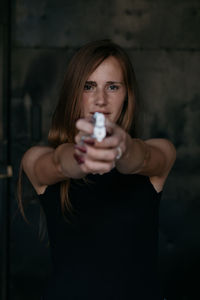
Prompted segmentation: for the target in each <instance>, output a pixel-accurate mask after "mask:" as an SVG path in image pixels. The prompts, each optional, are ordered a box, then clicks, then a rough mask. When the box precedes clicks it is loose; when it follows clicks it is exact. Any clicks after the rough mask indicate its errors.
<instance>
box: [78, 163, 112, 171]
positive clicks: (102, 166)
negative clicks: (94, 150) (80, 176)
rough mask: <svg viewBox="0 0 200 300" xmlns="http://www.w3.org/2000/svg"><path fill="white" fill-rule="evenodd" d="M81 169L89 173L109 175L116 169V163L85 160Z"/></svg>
mask: <svg viewBox="0 0 200 300" xmlns="http://www.w3.org/2000/svg"><path fill="white" fill-rule="evenodd" d="M81 167H82V168H84V170H85V171H86V172H89V173H108V172H110V170H112V169H113V168H114V167H115V163H114V162H98V161H92V160H85V162H84V164H83V165H82V166H81Z"/></svg>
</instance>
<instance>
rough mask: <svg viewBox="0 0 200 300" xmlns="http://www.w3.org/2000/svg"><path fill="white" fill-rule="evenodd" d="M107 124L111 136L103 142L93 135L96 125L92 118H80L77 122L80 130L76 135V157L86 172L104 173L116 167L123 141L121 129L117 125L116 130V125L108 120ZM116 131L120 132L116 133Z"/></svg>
mask: <svg viewBox="0 0 200 300" xmlns="http://www.w3.org/2000/svg"><path fill="white" fill-rule="evenodd" d="M106 125H107V126H106V129H107V132H109V133H110V136H109V137H106V138H104V140H103V141H102V142H98V141H97V140H96V139H94V138H92V137H91V136H92V134H93V129H94V125H93V124H92V123H91V122H90V120H88V119H79V120H78V121H77V123H76V127H77V129H78V130H79V132H78V134H77V135H76V137H75V141H76V145H75V150H74V158H75V159H76V161H77V163H78V164H79V166H80V168H81V170H82V171H83V172H84V173H85V174H88V173H92V174H104V173H107V172H109V171H111V170H112V169H113V168H114V167H115V162H116V157H117V156H118V154H119V153H118V150H117V148H119V146H120V143H121V142H122V141H121V140H122V134H121V131H120V130H121V129H120V128H119V126H117V130H115V127H116V125H114V124H112V123H111V122H108V120H106ZM112 126H113V128H112ZM115 131H117V133H118V134H115ZM119 132H120V134H121V135H120V134H119ZM121 148H122V147H121Z"/></svg>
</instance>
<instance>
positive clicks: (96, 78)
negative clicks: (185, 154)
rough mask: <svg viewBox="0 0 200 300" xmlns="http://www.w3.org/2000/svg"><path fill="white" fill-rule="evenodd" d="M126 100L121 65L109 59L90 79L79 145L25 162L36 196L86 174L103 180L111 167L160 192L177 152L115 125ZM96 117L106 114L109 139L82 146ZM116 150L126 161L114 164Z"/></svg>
mask: <svg viewBox="0 0 200 300" xmlns="http://www.w3.org/2000/svg"><path fill="white" fill-rule="evenodd" d="M125 97H126V87H125V85H124V78H123V73H122V70H121V67H120V64H119V62H118V61H117V60H116V58H114V57H109V58H107V59H106V60H104V61H103V62H102V63H101V64H100V65H99V66H98V68H97V69H96V70H95V71H94V72H93V73H92V74H90V76H89V78H88V79H87V82H86V83H85V87H84V91H83V95H82V107H81V114H82V118H81V119H79V120H78V121H77V122H76V127H77V129H78V134H77V135H76V137H75V141H76V145H74V144H69V143H65V144H62V145H60V146H58V147H57V148H56V149H53V148H50V147H40V146H36V147H32V148H30V149H29V150H28V151H27V152H26V153H25V155H24V157H23V158H22V167H23V169H24V171H25V173H26V175H27V176H28V178H29V180H30V181H31V183H32V185H33V187H34V188H35V190H36V192H37V193H38V194H42V193H44V191H45V189H46V187H47V186H48V185H51V184H54V183H56V182H59V181H63V180H65V179H66V178H82V177H84V176H85V175H86V174H88V173H93V174H96V173H97V174H103V173H107V172H109V171H110V170H111V169H112V168H113V167H116V168H117V169H118V171H119V172H121V173H123V174H134V173H137V174H142V175H146V176H149V178H150V181H151V183H152V185H153V186H154V188H155V190H156V191H157V192H160V191H161V190H162V188H163V185H164V183H165V180H166V178H167V176H168V174H169V172H170V169H171V168H172V166H173V163H174V161H175V158H176V151H175V148H174V146H173V144H172V143H171V142H170V141H168V140H166V139H149V140H146V141H142V140H140V139H132V138H131V137H130V135H129V134H128V133H126V132H125V131H124V130H123V129H122V128H120V127H119V126H118V125H116V121H117V119H118V117H119V115H120V113H121V110H122V107H123V103H124V99H125ZM96 111H98V112H102V113H105V117H106V129H107V131H108V132H109V133H110V136H108V137H106V138H104V139H103V141H102V142H100V143H99V142H97V141H96V140H95V141H94V140H91V138H88V140H89V142H90V143H88V141H85V142H84V143H82V142H81V137H82V136H83V135H91V134H92V133H93V124H92V123H91V116H92V113H94V112H96ZM91 142H92V144H91ZM118 147H120V148H121V151H122V156H121V158H120V159H119V160H116V156H117V154H118V151H117V148H118Z"/></svg>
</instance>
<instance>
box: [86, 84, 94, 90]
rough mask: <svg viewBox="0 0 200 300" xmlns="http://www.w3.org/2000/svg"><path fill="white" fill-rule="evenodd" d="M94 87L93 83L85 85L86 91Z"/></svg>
mask: <svg viewBox="0 0 200 300" xmlns="http://www.w3.org/2000/svg"><path fill="white" fill-rule="evenodd" d="M92 88H93V86H92V85H91V84H87V83H86V84H85V85H84V91H91V90H92Z"/></svg>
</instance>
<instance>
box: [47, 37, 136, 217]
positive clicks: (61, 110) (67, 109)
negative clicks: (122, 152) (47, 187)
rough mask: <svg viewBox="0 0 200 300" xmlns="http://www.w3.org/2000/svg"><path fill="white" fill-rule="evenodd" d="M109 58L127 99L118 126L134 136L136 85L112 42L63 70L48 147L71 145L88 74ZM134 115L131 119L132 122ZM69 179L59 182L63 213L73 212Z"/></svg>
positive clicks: (82, 53)
mask: <svg viewBox="0 0 200 300" xmlns="http://www.w3.org/2000/svg"><path fill="white" fill-rule="evenodd" d="M109 56H113V57H115V58H116V59H117V60H118V61H119V63H120V65H121V68H122V71H123V76H124V82H125V86H126V91H127V95H126V99H125V101H124V107H123V109H122V112H121V115H120V116H119V119H118V120H117V124H118V125H119V126H121V127H122V128H123V129H124V130H125V131H127V132H129V134H130V135H131V136H135V134H134V133H135V128H136V122H135V121H136V117H135V116H136V115H137V113H136V112H137V103H138V102H137V101H136V100H137V95H138V90H137V83H136V79H135V74H134V70H133V67H132V64H131V61H130V59H129V57H128V55H127V54H126V53H125V51H124V50H123V49H122V48H121V47H120V46H119V45H117V44H115V43H113V42H112V41H111V40H100V41H94V42H90V43H88V44H86V45H85V46H83V47H81V48H80V49H79V50H78V51H77V52H76V53H75V55H74V56H73V57H72V59H71V61H70V63H69V65H68V68H67V70H66V74H65V78H64V82H63V86H62V89H61V93H60V97H59V101H58V104H57V106H56V109H55V112H54V114H53V118H52V124H51V128H50V131H49V135H48V142H49V145H50V146H51V147H53V148H56V147H57V146H59V145H60V144H63V143H74V138H75V135H76V133H77V130H76V128H75V123H76V120H78V119H79V118H80V117H81V99H82V93H83V89H84V85H85V82H86V81H87V79H88V77H89V76H90V74H91V73H92V72H93V71H94V70H95V69H96V68H97V67H98V66H99V65H100V64H101V63H102V62H103V61H104V60H105V59H106V58H108V57H109ZM133 115H134V118H133ZM69 186H70V179H68V180H66V181H64V182H61V186H60V193H61V207H62V211H63V212H64V211H65V210H67V211H70V210H71V209H72V206H71V203H70V200H69V196H68V191H69Z"/></svg>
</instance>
